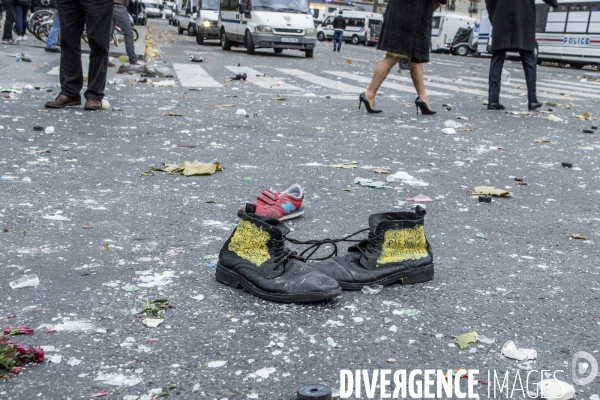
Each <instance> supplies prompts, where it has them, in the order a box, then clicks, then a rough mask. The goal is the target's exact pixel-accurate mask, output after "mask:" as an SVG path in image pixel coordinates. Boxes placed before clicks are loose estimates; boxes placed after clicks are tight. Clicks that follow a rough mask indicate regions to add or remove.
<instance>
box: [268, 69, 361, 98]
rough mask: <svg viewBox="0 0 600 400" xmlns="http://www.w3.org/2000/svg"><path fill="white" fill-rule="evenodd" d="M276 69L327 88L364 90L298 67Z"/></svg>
mask: <svg viewBox="0 0 600 400" xmlns="http://www.w3.org/2000/svg"><path fill="white" fill-rule="evenodd" d="M277 70H278V71H280V72H283V73H284V74H288V75H293V76H295V77H296V78H300V79H302V80H305V81H308V82H310V83H314V84H315V85H319V86H323V87H326V88H329V89H334V90H338V91H340V92H347V93H362V92H364V91H365V89H364V88H362V87H358V86H353V85H348V84H346V83H343V82H336V81H332V80H330V79H327V78H323V77H322V76H318V75H313V74H310V73H308V72H304V71H302V70H299V69H287V68H277Z"/></svg>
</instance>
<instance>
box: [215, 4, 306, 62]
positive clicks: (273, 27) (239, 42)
mask: <svg viewBox="0 0 600 400" xmlns="http://www.w3.org/2000/svg"><path fill="white" fill-rule="evenodd" d="M314 26H315V25H314V21H313V15H312V13H311V11H310V7H309V4H308V1H307V0H242V1H240V0H221V4H220V11H219V36H220V39H221V48H222V49H223V50H231V47H232V46H244V47H246V51H247V52H248V54H254V53H255V51H256V49H257V48H261V47H262V48H272V49H273V50H274V51H275V53H276V54H279V53H281V52H283V50H285V49H289V50H300V51H302V52H304V54H305V55H306V57H308V58H312V56H313V52H314V48H315V46H316V44H317V36H316V34H317V31H316V29H315V27H314Z"/></svg>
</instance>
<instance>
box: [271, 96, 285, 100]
mask: <svg viewBox="0 0 600 400" xmlns="http://www.w3.org/2000/svg"><path fill="white" fill-rule="evenodd" d="M271 100H277V101H285V100H287V99H286V98H285V97H282V96H279V95H277V96H276V97H271Z"/></svg>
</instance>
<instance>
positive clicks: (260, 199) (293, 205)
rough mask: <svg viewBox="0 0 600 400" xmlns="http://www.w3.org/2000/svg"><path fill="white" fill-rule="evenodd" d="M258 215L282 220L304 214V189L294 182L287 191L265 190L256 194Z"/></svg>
mask: <svg viewBox="0 0 600 400" xmlns="http://www.w3.org/2000/svg"><path fill="white" fill-rule="evenodd" d="M255 204H256V215H260V216H263V217H268V218H274V219H278V220H280V221H284V220H286V219H292V218H297V217H299V216H301V215H302V214H304V190H303V189H302V187H300V185H298V184H297V183H296V184H293V185H292V186H290V187H289V188H288V189H287V190H286V191H285V192H275V191H273V190H270V189H265V190H263V191H262V192H261V193H260V194H259V195H258V196H256V203H255Z"/></svg>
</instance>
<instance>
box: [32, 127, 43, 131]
mask: <svg viewBox="0 0 600 400" xmlns="http://www.w3.org/2000/svg"><path fill="white" fill-rule="evenodd" d="M33 130H34V131H36V132H41V131H43V130H44V127H43V126H34V127H33Z"/></svg>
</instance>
